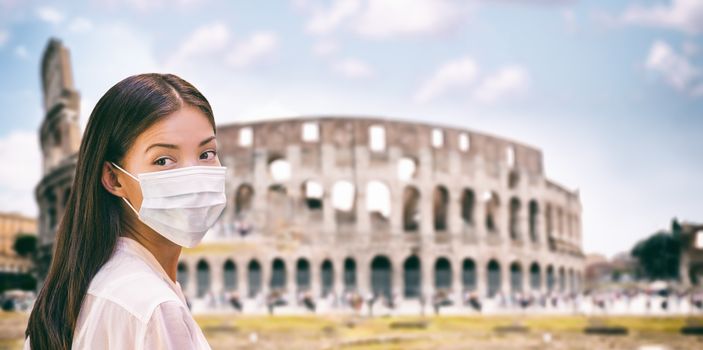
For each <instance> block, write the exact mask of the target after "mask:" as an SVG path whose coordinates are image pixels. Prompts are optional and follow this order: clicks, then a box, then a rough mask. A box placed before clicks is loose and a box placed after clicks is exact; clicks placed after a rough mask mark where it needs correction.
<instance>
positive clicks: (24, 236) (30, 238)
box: [12, 233, 37, 258]
mask: <svg viewBox="0 0 703 350" xmlns="http://www.w3.org/2000/svg"><path fill="white" fill-rule="evenodd" d="M12 249H14V250H15V252H17V255H19V256H22V257H25V258H29V257H33V256H34V254H35V253H36V251H37V236H35V235H31V234H28V233H20V234H18V235H17V237H16V238H15V244H14V245H13V246H12Z"/></svg>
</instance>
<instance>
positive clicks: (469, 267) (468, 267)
mask: <svg viewBox="0 0 703 350" xmlns="http://www.w3.org/2000/svg"><path fill="white" fill-rule="evenodd" d="M461 286H462V287H463V289H464V291H473V290H476V263H475V262H474V261H473V260H471V259H470V258H466V259H464V261H463V262H462V263H461Z"/></svg>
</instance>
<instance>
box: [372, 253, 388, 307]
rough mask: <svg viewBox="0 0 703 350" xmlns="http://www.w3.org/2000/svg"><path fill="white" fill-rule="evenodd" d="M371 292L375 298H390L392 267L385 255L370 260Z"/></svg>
mask: <svg viewBox="0 0 703 350" xmlns="http://www.w3.org/2000/svg"><path fill="white" fill-rule="evenodd" d="M371 291H372V292H373V294H374V295H376V296H385V297H386V298H389V299H390V298H391V296H392V293H393V265H392V263H391V261H390V259H388V257H386V256H385V255H376V256H375V257H374V258H373V260H371Z"/></svg>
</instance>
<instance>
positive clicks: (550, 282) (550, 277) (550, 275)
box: [547, 265, 555, 292]
mask: <svg viewBox="0 0 703 350" xmlns="http://www.w3.org/2000/svg"><path fill="white" fill-rule="evenodd" d="M554 282H555V281H554V266H552V265H549V266H547V291H549V292H552V291H554Z"/></svg>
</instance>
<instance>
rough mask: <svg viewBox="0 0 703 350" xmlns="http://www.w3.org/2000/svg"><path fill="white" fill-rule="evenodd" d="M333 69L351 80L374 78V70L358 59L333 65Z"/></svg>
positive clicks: (344, 60) (346, 60) (347, 59)
mask: <svg viewBox="0 0 703 350" xmlns="http://www.w3.org/2000/svg"><path fill="white" fill-rule="evenodd" d="M332 69H333V70H334V71H335V72H336V73H338V74H340V75H342V76H344V77H346V78H350V79H363V78H369V77H371V76H373V70H372V69H371V67H369V65H368V64H366V63H365V62H363V61H361V60H359V59H356V58H345V59H342V60H340V61H337V62H336V63H334V64H333V65H332Z"/></svg>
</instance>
